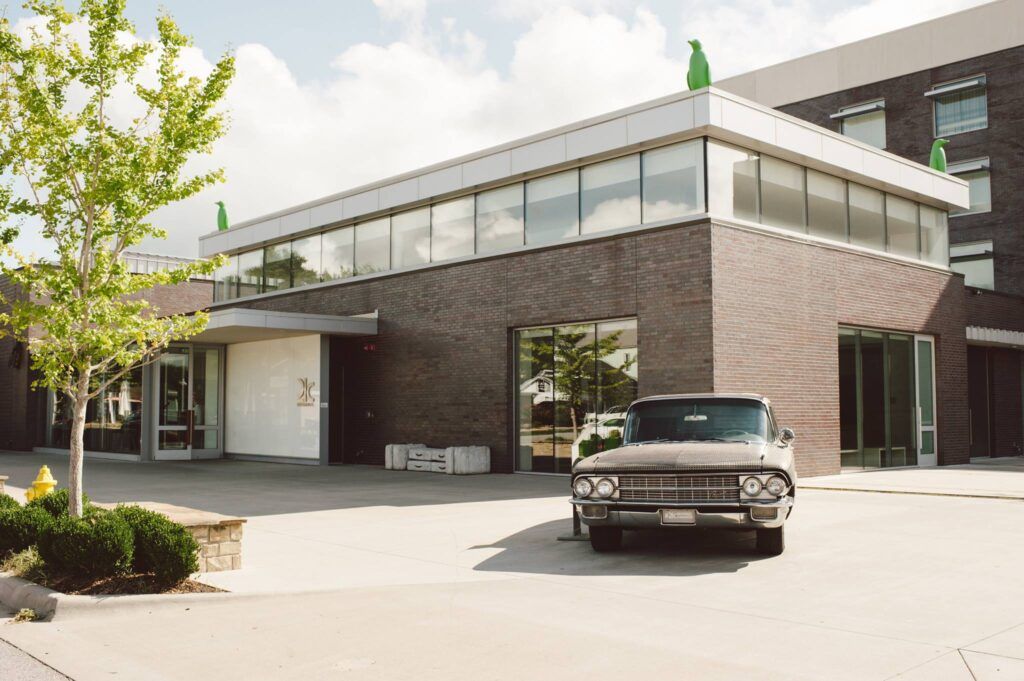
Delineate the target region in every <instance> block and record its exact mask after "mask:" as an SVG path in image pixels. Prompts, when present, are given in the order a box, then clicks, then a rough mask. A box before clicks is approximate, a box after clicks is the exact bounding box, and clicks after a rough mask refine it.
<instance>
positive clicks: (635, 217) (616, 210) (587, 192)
mask: <svg viewBox="0 0 1024 681" xmlns="http://www.w3.org/2000/svg"><path fill="white" fill-rule="evenodd" d="M580 186H581V200H580V207H581V213H582V216H583V221H582V228H583V229H582V232H583V233H584V234H593V233H594V232H600V231H603V230H606V229H616V228H618V227H629V226H630V225H639V224H640V155H639V154H634V155H632V156H625V157H623V158H616V159H612V160H611V161H604V162H603V163H595V164H593V165H589V166H585V167H584V168H582V169H581V171H580Z"/></svg>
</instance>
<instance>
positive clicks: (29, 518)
mask: <svg viewBox="0 0 1024 681" xmlns="http://www.w3.org/2000/svg"><path fill="white" fill-rule="evenodd" d="M52 524H53V518H52V517H50V514H49V513H47V512H46V511H44V510H42V509H41V508H32V507H29V506H20V505H19V506H18V507H17V508H4V509H0V555H3V554H5V553H7V552H13V553H17V552H18V551H23V550H25V549H27V548H28V547H30V546H32V545H34V544H36V543H37V542H38V541H39V537H40V536H41V535H42V534H43V532H45V531H46V529H47V528H48V527H49V526H50V525H52Z"/></svg>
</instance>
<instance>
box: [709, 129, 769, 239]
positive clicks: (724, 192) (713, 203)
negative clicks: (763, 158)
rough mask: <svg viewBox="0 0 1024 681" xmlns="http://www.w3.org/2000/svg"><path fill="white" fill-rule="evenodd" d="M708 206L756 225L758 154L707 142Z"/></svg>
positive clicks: (725, 215)
mask: <svg viewBox="0 0 1024 681" xmlns="http://www.w3.org/2000/svg"><path fill="white" fill-rule="evenodd" d="M707 164H708V203H709V208H710V210H711V211H712V212H713V213H715V214H717V215H721V216H723V217H734V218H737V219H740V220H750V221H751V222H757V219H758V206H757V194H758V191H757V165H758V163H757V155H756V154H755V153H754V152H752V151H747V150H746V149H739V148H737V147H732V146H729V145H727V144H722V143H720V142H713V141H711V140H708V161H707Z"/></svg>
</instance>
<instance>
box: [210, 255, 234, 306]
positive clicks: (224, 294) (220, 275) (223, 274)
mask: <svg viewBox="0 0 1024 681" xmlns="http://www.w3.org/2000/svg"><path fill="white" fill-rule="evenodd" d="M237 296H238V256H234V255H233V256H231V257H230V258H228V262H227V264H226V265H224V266H223V267H218V268H217V270H216V271H215V272H214V273H213V299H214V300H215V301H216V300H231V299H232V298H236V297H237Z"/></svg>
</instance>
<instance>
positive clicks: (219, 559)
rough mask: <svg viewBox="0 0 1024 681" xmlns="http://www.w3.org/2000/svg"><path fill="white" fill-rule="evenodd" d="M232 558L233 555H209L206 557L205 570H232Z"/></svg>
mask: <svg viewBox="0 0 1024 681" xmlns="http://www.w3.org/2000/svg"><path fill="white" fill-rule="evenodd" d="M233 558H235V556H210V557H209V558H207V559H206V572H220V571H221V570H233V569H234V568H233V567H232V565H233V562H232V559H233Z"/></svg>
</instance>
